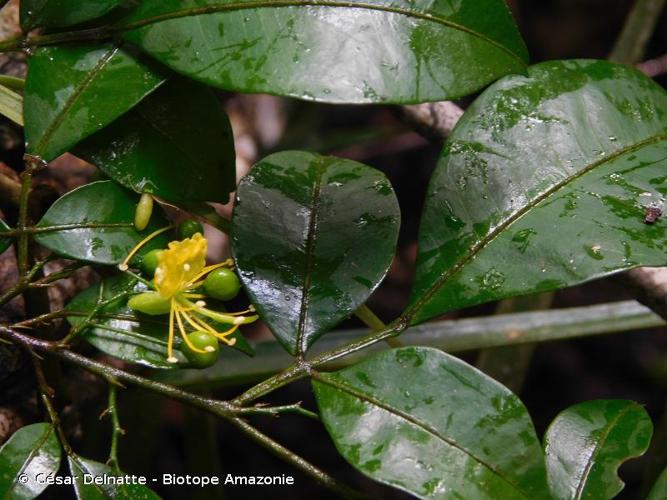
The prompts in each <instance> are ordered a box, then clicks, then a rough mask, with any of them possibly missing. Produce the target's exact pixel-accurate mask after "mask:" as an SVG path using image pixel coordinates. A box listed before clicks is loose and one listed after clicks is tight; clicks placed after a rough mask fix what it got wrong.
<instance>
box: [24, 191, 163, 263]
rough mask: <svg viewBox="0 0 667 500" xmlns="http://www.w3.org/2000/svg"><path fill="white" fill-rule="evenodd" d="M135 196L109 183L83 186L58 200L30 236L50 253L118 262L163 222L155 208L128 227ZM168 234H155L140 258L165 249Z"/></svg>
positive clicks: (136, 200)
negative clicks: (144, 223)
mask: <svg viewBox="0 0 667 500" xmlns="http://www.w3.org/2000/svg"><path fill="white" fill-rule="evenodd" d="M138 201H139V195H137V194H135V193H133V192H132V191H128V190H127V189H125V188H123V187H121V186H119V185H118V184H116V183H115V182H113V181H99V182H93V183H91V184H86V185H85V186H81V187H80V188H77V189H75V190H73V191H70V192H69V193H67V194H66V195H65V196H63V197H61V198H59V199H58V200H57V201H56V202H55V203H54V204H53V205H52V206H51V208H49V210H48V211H47V212H46V214H44V217H42V220H40V221H39V223H38V224H37V229H38V232H37V233H36V234H35V240H36V241H37V242H38V243H39V244H40V245H43V246H45V247H46V248H48V249H49V250H51V251H53V252H54V253H56V254H58V255H61V256H63V257H67V258H70V259H76V260H83V261H87V262H94V263H97V264H118V263H120V262H122V261H123V259H124V258H125V257H126V256H127V255H128V253H129V252H130V250H132V248H134V246H135V245H136V244H137V243H139V242H140V241H141V240H142V239H144V238H145V237H146V236H148V235H149V234H151V233H152V232H153V231H155V230H157V229H160V228H162V227H165V226H167V224H168V223H167V221H166V220H165V219H164V217H163V216H162V215H161V214H160V211H159V209H155V210H154V211H153V217H152V218H151V222H150V224H149V225H148V227H147V228H146V229H145V230H144V231H142V232H138V231H137V230H136V229H134V223H133V221H134V211H135V208H136V205H137V202H138ZM168 242H169V238H168V236H166V235H164V234H163V235H160V236H158V237H157V238H154V239H153V240H151V241H150V242H148V244H146V245H145V246H143V247H142V249H141V250H140V251H139V252H138V254H137V255H138V256H141V255H143V254H145V253H147V252H149V251H150V250H153V249H155V248H165V247H166V246H167V243H168Z"/></svg>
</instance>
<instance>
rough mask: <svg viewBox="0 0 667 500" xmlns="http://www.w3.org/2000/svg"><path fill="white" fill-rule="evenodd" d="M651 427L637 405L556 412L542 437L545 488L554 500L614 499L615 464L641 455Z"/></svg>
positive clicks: (590, 405)
mask: <svg viewBox="0 0 667 500" xmlns="http://www.w3.org/2000/svg"><path fill="white" fill-rule="evenodd" d="M652 433H653V424H652V423H651V419H650V418H649V416H648V414H647V413H646V410H644V408H642V407H641V406H640V405H638V404H637V403H634V402H632V401H622V400H599V401H586V402H585V403H581V404H578V405H575V406H572V407H570V408H568V409H567V410H565V411H563V412H562V413H560V414H559V415H558V416H557V417H556V418H555V419H554V421H553V422H552V424H551V425H550V426H549V429H548V430H547V433H546V435H545V437H544V448H545V452H546V464H547V476H548V480H549V486H550V488H551V492H552V494H553V496H554V498H555V499H557V500H580V499H582V498H586V499H591V500H593V499H600V500H604V499H608V498H613V497H615V496H616V495H618V493H620V491H621V490H622V489H623V487H624V486H625V484H624V483H623V481H621V480H620V479H619V478H618V475H617V472H618V468H619V467H620V465H621V464H622V463H623V462H625V461H627V460H629V459H630V458H635V457H639V456H641V455H643V454H644V452H645V451H646V450H647V449H648V446H649V444H650V443H651V435H652Z"/></svg>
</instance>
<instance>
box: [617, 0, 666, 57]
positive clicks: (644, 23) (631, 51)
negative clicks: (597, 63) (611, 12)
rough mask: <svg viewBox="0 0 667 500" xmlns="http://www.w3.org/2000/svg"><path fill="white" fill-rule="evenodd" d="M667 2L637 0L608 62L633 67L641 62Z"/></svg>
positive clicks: (662, 0) (663, 0) (664, 0)
mask: <svg viewBox="0 0 667 500" xmlns="http://www.w3.org/2000/svg"><path fill="white" fill-rule="evenodd" d="M666 1H667V0H637V3H636V4H635V6H634V7H633V8H632V10H631V11H630V14H629V15H628V18H627V19H626V21H625V25H624V26H623V31H622V32H621V34H620V36H619V37H618V40H616V44H615V45H614V48H613V50H612V51H611V54H610V55H609V60H610V61H614V62H618V63H622V64H627V65H630V66H633V65H635V64H637V63H638V62H639V61H641V60H642V58H643V56H644V52H646V46H647V45H648V42H649V40H650V39H651V36H652V35H653V31H654V30H655V26H656V24H657V23H658V21H659V20H660V12H662V9H663V7H664V6H665V2H666Z"/></svg>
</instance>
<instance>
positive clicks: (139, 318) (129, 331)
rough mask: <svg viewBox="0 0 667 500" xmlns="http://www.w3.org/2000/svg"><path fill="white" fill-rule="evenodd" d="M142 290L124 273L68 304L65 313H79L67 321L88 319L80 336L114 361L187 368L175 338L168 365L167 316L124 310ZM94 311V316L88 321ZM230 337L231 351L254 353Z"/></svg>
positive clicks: (240, 338)
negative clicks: (131, 296) (132, 295)
mask: <svg viewBox="0 0 667 500" xmlns="http://www.w3.org/2000/svg"><path fill="white" fill-rule="evenodd" d="M145 290H146V287H145V286H144V285H142V284H141V283H137V280H136V279H134V278H132V277H131V276H128V275H125V274H121V275H118V276H113V277H111V278H107V279H105V280H103V281H101V282H100V283H98V284H97V285H95V286H92V287H90V288H87V289H85V290H84V291H82V292H81V293H79V294H78V295H77V296H76V297H74V298H73V299H72V300H71V301H70V303H69V304H68V305H67V308H66V309H67V311H68V312H70V313H80V314H79V315H76V316H75V315H70V316H68V317H67V320H68V321H69V323H70V324H71V325H73V326H76V325H80V324H81V323H82V322H84V321H86V320H87V323H88V325H89V326H88V327H87V328H85V329H84V330H83V331H82V333H81V337H82V338H83V339H84V340H85V341H86V342H88V343H89V344H91V345H93V346H95V347H96V348H97V349H99V350H100V351H102V352H105V353H107V354H109V355H111V356H115V357H116V358H120V359H123V360H125V361H129V362H131V363H139V364H142V365H145V366H150V367H152V368H165V369H169V368H183V367H187V365H188V361H187V359H186V358H185V356H184V355H183V354H181V352H180V350H179V347H180V346H181V340H180V337H178V336H177V337H176V338H175V339H174V343H175V346H176V350H175V351H174V355H175V357H176V358H177V359H178V363H168V362H167V339H168V337H169V319H168V316H146V315H142V314H137V313H136V312H134V311H133V310H132V309H130V308H129V307H127V299H128V298H129V294H130V293H133V292H134V293H137V292H143V291H145ZM100 306H101V307H100ZM96 308H97V309H98V311H97V314H95V315H94V316H93V317H92V318H90V319H87V316H88V315H90V313H91V312H93V311H94V310H95V309H96ZM232 337H233V338H235V339H236V344H234V349H238V350H239V351H241V352H244V353H246V354H252V353H253V350H252V348H251V347H250V345H249V344H248V342H247V340H246V339H245V338H244V337H243V335H242V334H241V332H239V331H238V330H237V331H236V332H234V334H233V335H232Z"/></svg>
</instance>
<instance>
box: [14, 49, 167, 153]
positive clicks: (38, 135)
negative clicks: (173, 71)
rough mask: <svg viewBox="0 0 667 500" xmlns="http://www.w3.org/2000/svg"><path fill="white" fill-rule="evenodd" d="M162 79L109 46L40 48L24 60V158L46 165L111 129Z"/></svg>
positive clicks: (126, 53)
mask: <svg viewBox="0 0 667 500" xmlns="http://www.w3.org/2000/svg"><path fill="white" fill-rule="evenodd" d="M163 81H164V77H163V76H162V75H161V74H160V73H158V70H157V69H156V68H155V65H154V64H151V65H150V66H149V65H148V64H147V62H146V61H144V60H142V59H139V58H137V57H135V56H133V55H131V54H130V53H129V52H127V51H126V50H124V49H121V48H119V47H116V46H114V45H111V44H99V43H98V44H92V43H87V44H76V45H62V46H54V47H40V48H38V49H37V50H36V51H35V54H34V55H33V56H31V57H30V59H29V60H28V78H27V80H26V83H25V94H24V96H25V97H24V107H23V109H24V117H23V118H24V121H25V136H26V149H27V151H28V153H30V154H33V155H36V156H40V157H41V158H42V159H44V160H46V161H51V160H53V159H54V158H56V157H57V156H58V155H60V154H62V153H64V152H66V151H67V150H69V149H70V148H71V147H72V146H74V145H75V144H77V143H78V142H79V141H81V140H82V139H84V138H86V137H88V136H89V135H91V134H92V133H94V132H96V131H98V130H100V129H101V128H103V127H104V126H106V125H108V124H109V123H111V122H112V121H113V120H114V119H116V118H118V117H119V116H120V115H122V114H123V113H125V112H126V111H128V110H129V109H131V108H132V107H133V106H134V105H136V104H137V103H138V102H139V101H140V100H141V99H143V98H144V97H145V96H146V95H148V94H149V93H151V92H152V91H153V90H155V89H156V88H157V87H158V86H159V85H160V84H161V83H162V82H163Z"/></svg>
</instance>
